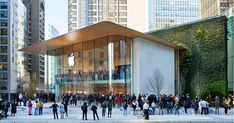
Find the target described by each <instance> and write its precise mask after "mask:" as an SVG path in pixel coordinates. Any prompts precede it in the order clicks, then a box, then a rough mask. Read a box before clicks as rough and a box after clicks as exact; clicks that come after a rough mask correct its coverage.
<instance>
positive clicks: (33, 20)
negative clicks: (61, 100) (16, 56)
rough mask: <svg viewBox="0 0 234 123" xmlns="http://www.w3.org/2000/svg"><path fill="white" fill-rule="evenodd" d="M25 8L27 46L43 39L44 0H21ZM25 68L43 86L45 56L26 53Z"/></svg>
mask: <svg viewBox="0 0 234 123" xmlns="http://www.w3.org/2000/svg"><path fill="white" fill-rule="evenodd" d="M23 3H24V4H25V6H26V8H27V46H28V45H31V44H34V43H39V42H42V41H44V40H45V1H44V0H23ZM27 62H28V63H27V69H28V72H29V73H30V75H31V77H32V75H35V76H36V80H37V82H38V84H39V88H44V87H45V57H44V56H43V55H33V54H28V55H27Z"/></svg>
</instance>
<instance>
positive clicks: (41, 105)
mask: <svg viewBox="0 0 234 123" xmlns="http://www.w3.org/2000/svg"><path fill="white" fill-rule="evenodd" d="M38 107H39V115H42V111H43V103H42V101H41V100H39V101H38Z"/></svg>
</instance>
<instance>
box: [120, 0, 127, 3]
mask: <svg viewBox="0 0 234 123" xmlns="http://www.w3.org/2000/svg"><path fill="white" fill-rule="evenodd" d="M119 4H127V0H119Z"/></svg>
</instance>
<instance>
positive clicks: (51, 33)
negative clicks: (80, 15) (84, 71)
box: [45, 19, 59, 93]
mask: <svg viewBox="0 0 234 123" xmlns="http://www.w3.org/2000/svg"><path fill="white" fill-rule="evenodd" d="M58 35H59V32H58V30H57V29H56V28H55V26H54V25H53V24H52V23H51V22H49V21H48V19H46V20H45V40H49V39H51V38H54V37H56V36H58ZM45 59H46V60H45V61H46V62H47V63H46V64H45V76H46V77H45V78H46V80H45V81H46V82H45V83H46V85H47V86H48V89H49V90H50V92H53V93H55V72H56V71H55V70H56V69H55V68H56V61H55V57H53V56H50V55H47V56H46V57H45Z"/></svg>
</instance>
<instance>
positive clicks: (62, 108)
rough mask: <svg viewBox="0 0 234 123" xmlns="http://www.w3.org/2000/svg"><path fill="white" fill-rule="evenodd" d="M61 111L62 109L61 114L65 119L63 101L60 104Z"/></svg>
mask: <svg viewBox="0 0 234 123" xmlns="http://www.w3.org/2000/svg"><path fill="white" fill-rule="evenodd" d="M59 111H60V114H61V119H64V113H65V111H64V103H63V101H62V102H61V104H60V106H59Z"/></svg>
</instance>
